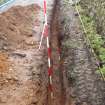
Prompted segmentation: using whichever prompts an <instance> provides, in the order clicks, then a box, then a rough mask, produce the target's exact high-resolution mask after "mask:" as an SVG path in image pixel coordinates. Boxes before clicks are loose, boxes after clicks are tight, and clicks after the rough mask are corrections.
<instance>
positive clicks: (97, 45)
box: [78, 5, 105, 75]
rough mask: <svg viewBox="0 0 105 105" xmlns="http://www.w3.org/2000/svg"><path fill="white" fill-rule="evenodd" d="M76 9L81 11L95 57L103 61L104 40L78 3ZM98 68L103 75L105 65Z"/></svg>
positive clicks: (104, 59) (104, 52) (104, 53)
mask: <svg viewBox="0 0 105 105" xmlns="http://www.w3.org/2000/svg"><path fill="white" fill-rule="evenodd" d="M78 9H79V11H80V13H81V17H82V20H83V23H84V25H85V28H86V38H88V39H89V40H90V42H91V46H92V48H93V49H94V51H95V53H96V56H97V58H98V59H99V60H100V61H102V62H105V48H104V47H103V45H104V44H105V40H104V39H102V37H101V35H99V34H97V30H96V26H95V21H94V20H93V19H92V18H91V17H89V16H87V15H86V14H85V10H84V9H82V8H81V6H80V5H78ZM100 70H101V71H102V73H103V74H104V75H105V66H103V68H100Z"/></svg>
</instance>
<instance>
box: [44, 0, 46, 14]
mask: <svg viewBox="0 0 105 105" xmlns="http://www.w3.org/2000/svg"><path fill="white" fill-rule="evenodd" d="M45 14H46V0H44V15H45Z"/></svg>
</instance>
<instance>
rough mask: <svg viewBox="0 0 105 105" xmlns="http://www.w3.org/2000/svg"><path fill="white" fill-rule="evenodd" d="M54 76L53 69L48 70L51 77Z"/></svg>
mask: <svg viewBox="0 0 105 105" xmlns="http://www.w3.org/2000/svg"><path fill="white" fill-rule="evenodd" d="M52 74H53V70H52V68H51V67H50V68H49V69H48V75H49V76H51V75H52Z"/></svg>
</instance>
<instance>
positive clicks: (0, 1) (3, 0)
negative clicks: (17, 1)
mask: <svg viewBox="0 0 105 105" xmlns="http://www.w3.org/2000/svg"><path fill="white" fill-rule="evenodd" d="M8 1H9V0H0V5H2V4H4V3H6V2H8Z"/></svg>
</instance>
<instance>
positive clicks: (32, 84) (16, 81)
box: [0, 4, 46, 105]
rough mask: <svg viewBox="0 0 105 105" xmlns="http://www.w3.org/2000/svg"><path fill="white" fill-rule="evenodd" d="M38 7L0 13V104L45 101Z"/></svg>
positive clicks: (34, 104) (33, 104)
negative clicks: (39, 42)
mask: <svg viewBox="0 0 105 105" xmlns="http://www.w3.org/2000/svg"><path fill="white" fill-rule="evenodd" d="M40 11H41V8H40V7H39V6H38V5H35V4H34V5H30V6H26V7H21V6H17V7H13V8H11V9H9V10H8V11H6V12H4V13H2V14H0V105H45V104H44V103H45V102H46V101H45V100H44V99H45V97H44V96H43V94H44V91H45V89H44V86H42V81H41V65H42V64H43V61H42V58H43V49H42V50H41V51H38V50H37V49H38V36H39V33H41V31H40V27H41V21H40V20H39V15H38V14H39V12H40ZM44 95H45V94H44Z"/></svg>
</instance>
